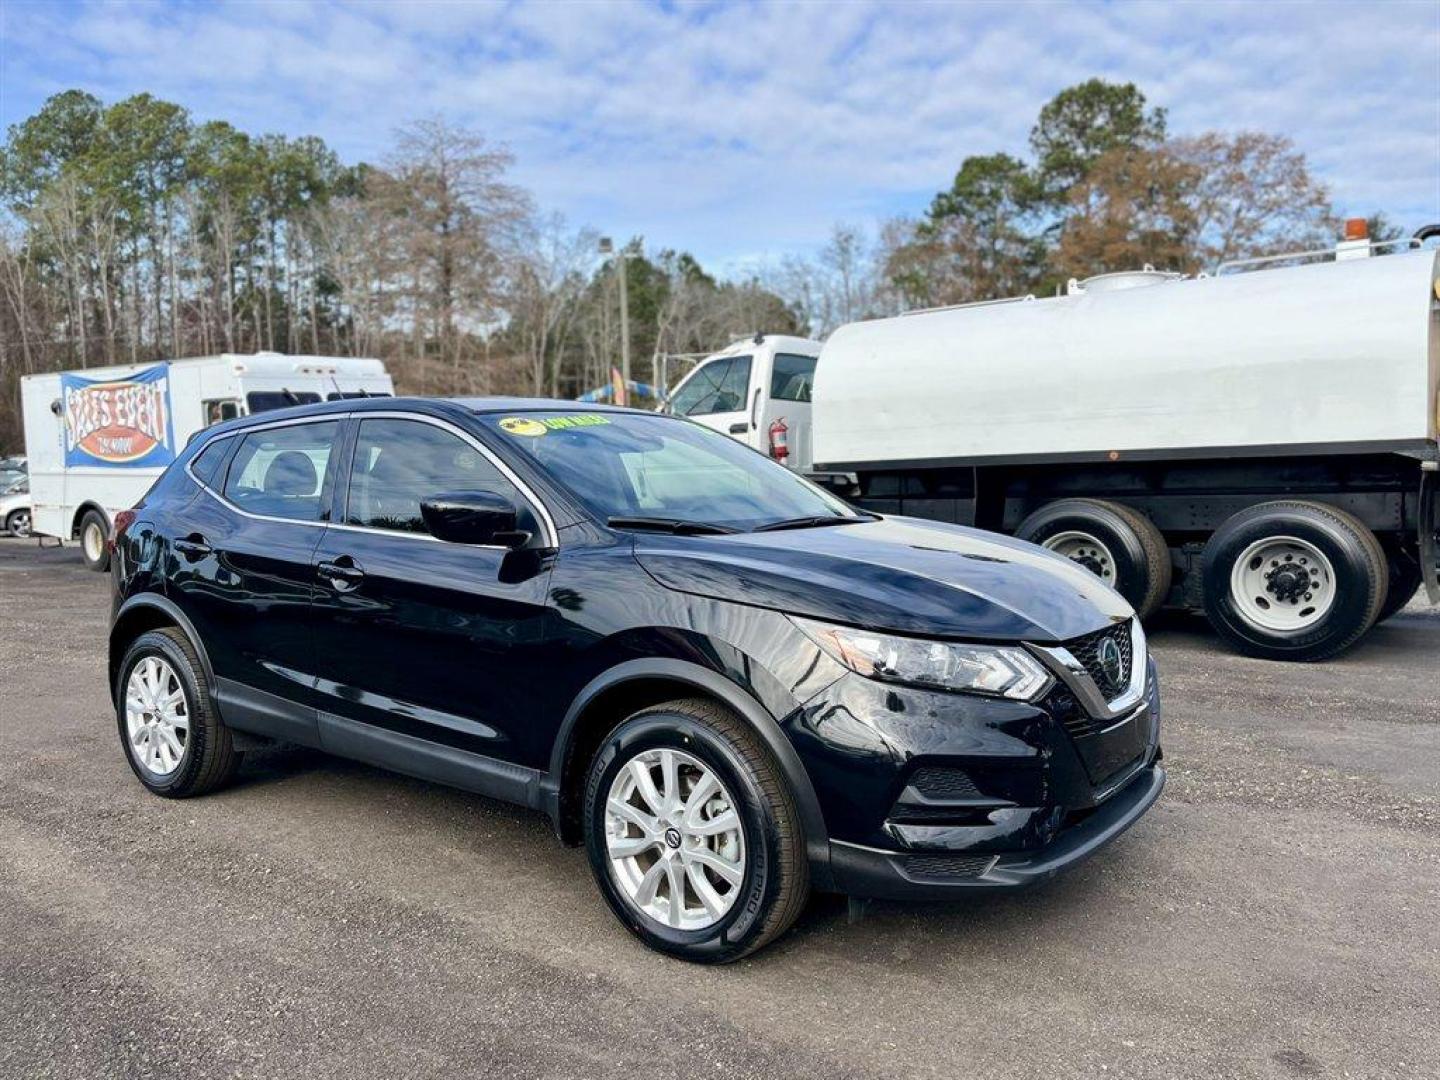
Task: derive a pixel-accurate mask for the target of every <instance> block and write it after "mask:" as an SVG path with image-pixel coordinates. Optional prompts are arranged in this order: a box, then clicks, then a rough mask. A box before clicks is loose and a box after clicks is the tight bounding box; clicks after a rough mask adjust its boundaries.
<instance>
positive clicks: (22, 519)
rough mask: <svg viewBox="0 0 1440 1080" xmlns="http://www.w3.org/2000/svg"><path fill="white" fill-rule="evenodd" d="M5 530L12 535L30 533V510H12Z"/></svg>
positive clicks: (26, 534)
mask: <svg viewBox="0 0 1440 1080" xmlns="http://www.w3.org/2000/svg"><path fill="white" fill-rule="evenodd" d="M5 531H6V532H8V533H9V534H10V535H11V536H29V535H30V511H29V510H12V511H11V512H10V516H9V517H7V518H6V519H5Z"/></svg>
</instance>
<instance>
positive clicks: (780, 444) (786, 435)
mask: <svg viewBox="0 0 1440 1080" xmlns="http://www.w3.org/2000/svg"><path fill="white" fill-rule="evenodd" d="M770 456H771V457H772V458H774V459H775V460H776V461H778V462H780V464H782V465H783V464H785V459H786V458H788V457H789V456H790V429H789V428H788V427H786V426H785V418H784V417H783V416H782V417H781V418H780V419H778V420H776V421H775V422H774V423H773V424H771V425H770Z"/></svg>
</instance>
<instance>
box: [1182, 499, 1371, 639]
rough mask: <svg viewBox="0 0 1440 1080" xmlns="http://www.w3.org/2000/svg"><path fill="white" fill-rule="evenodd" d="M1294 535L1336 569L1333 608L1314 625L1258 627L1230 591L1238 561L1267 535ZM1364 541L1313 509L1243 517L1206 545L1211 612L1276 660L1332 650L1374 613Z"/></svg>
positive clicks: (1233, 634) (1225, 629)
mask: <svg viewBox="0 0 1440 1080" xmlns="http://www.w3.org/2000/svg"><path fill="white" fill-rule="evenodd" d="M1280 536H1294V537H1296V538H1297V539H1300V540H1304V541H1306V542H1307V543H1310V544H1313V545H1314V546H1315V547H1316V548H1318V549H1319V550H1320V551H1321V552H1323V553H1324V555H1325V557H1326V558H1327V559H1329V560H1330V565H1331V567H1332V569H1333V570H1334V571H1335V599H1334V601H1333V602H1332V604H1331V606H1330V610H1329V611H1327V612H1326V613H1325V615H1324V616H1323V617H1322V618H1321V619H1320V620H1319V621H1318V622H1316V623H1314V624H1313V625H1312V626H1309V627H1306V628H1304V629H1302V630H1296V631H1289V632H1282V631H1275V630H1266V629H1264V628H1262V627H1258V626H1255V625H1254V624H1253V623H1251V622H1250V621H1249V620H1248V619H1246V618H1245V617H1244V616H1243V615H1242V614H1241V613H1240V612H1239V611H1238V610H1237V609H1236V607H1235V603H1234V598H1233V597H1232V595H1231V592H1230V578H1231V572H1232V570H1233V568H1234V566H1235V562H1236V560H1237V559H1238V558H1239V557H1240V555H1241V554H1242V553H1243V552H1244V551H1245V549H1246V548H1248V547H1249V546H1250V545H1251V544H1253V543H1255V542H1256V541H1257V540H1263V539H1265V538H1266V537H1280ZM1362 548H1363V542H1362V541H1361V540H1360V539H1359V538H1354V537H1351V536H1349V535H1348V534H1347V533H1346V532H1344V531H1343V530H1342V529H1341V528H1340V527H1339V526H1337V525H1334V524H1331V523H1330V522H1328V521H1326V520H1324V519H1323V518H1319V517H1318V516H1316V515H1313V514H1308V513H1306V512H1304V511H1302V510H1290V511H1286V512H1285V513H1284V516H1283V517H1280V516H1279V515H1278V514H1264V515H1257V516H1256V517H1254V518H1253V519H1250V520H1246V521H1237V522H1234V524H1233V525H1231V524H1230V523H1227V526H1226V527H1222V529H1221V530H1220V531H1219V532H1217V533H1215V535H1214V536H1212V537H1211V540H1210V543H1209V544H1208V545H1206V548H1205V563H1204V601H1205V613H1206V615H1207V616H1209V618H1210V621H1211V623H1212V624H1213V625H1215V627H1216V628H1217V629H1218V630H1220V632H1221V633H1222V634H1224V635H1225V636H1227V637H1229V638H1231V639H1232V640H1233V641H1235V642H1236V643H1237V644H1239V645H1241V646H1242V647H1243V648H1244V649H1245V650H1246V651H1247V652H1250V653H1251V654H1252V655H1256V656H1261V657H1264V658H1266V659H1275V660H1290V659H1293V660H1305V659H1311V658H1313V657H1316V656H1324V655H1329V653H1330V652H1331V651H1334V650H1337V649H1339V648H1342V647H1343V646H1344V644H1348V642H1349V641H1351V640H1353V639H1354V638H1355V637H1357V636H1358V635H1359V634H1360V633H1361V632H1363V630H1364V629H1365V626H1366V625H1368V620H1369V617H1370V605H1371V603H1372V596H1371V595H1370V593H1369V591H1368V590H1366V589H1365V588H1361V587H1357V586H1360V585H1363V584H1364V583H1365V582H1366V580H1367V578H1368V577H1369V574H1370V570H1371V568H1370V566H1369V561H1368V559H1367V558H1366V554H1365V552H1364V551H1363V550H1362Z"/></svg>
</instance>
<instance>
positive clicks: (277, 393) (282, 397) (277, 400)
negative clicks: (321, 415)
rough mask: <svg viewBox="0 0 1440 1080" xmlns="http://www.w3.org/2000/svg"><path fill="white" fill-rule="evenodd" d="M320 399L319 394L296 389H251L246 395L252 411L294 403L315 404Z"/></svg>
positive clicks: (277, 407) (283, 407)
mask: <svg viewBox="0 0 1440 1080" xmlns="http://www.w3.org/2000/svg"><path fill="white" fill-rule="evenodd" d="M319 400H320V395H319V394H315V393H310V392H308V391H306V392H304V393H301V392H297V391H295V390H251V391H250V393H248V394H246V395H245V404H246V405H249V406H250V411H251V412H252V413H257V412H269V411H270V410H271V409H288V408H290V406H292V405H314V404H315V403H316V402H317V401H319Z"/></svg>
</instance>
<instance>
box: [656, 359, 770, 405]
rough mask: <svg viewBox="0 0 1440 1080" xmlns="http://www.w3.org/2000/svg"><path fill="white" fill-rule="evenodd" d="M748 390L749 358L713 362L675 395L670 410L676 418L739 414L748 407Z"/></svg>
mask: <svg viewBox="0 0 1440 1080" xmlns="http://www.w3.org/2000/svg"><path fill="white" fill-rule="evenodd" d="M749 389H750V357H748V356H729V357H726V358H724V359H723V360H711V361H710V362H709V363H708V364H704V365H702V366H700V367H698V368H696V369H695V373H694V374H693V375H691V376H690V378H688V379H686V380H685V385H684V386H682V387H680V389H679V390H677V391H676V392H675V396H674V397H672V398H671V399H670V411H671V412H673V413H675V414H676V415H677V416H708V415H709V414H711V413H721V412H739V411H740V410H742V409H744V408H745V394H746V392H747V391H748V390H749Z"/></svg>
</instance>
